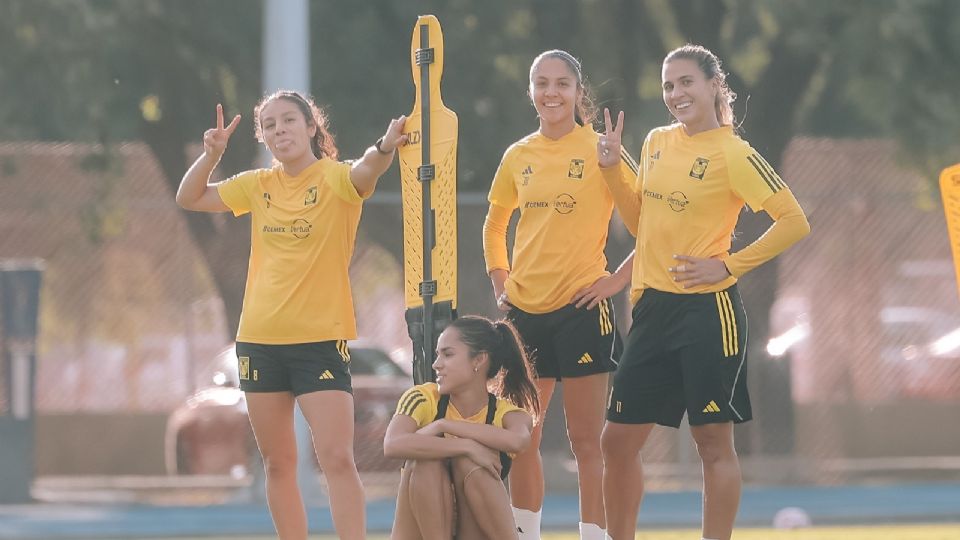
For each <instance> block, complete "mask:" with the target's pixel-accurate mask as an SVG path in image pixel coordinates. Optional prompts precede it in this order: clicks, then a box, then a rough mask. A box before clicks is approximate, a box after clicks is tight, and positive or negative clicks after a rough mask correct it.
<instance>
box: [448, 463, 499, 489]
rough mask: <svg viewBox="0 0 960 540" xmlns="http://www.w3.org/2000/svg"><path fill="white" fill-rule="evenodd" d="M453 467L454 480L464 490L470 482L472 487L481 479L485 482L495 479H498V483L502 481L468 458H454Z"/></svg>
mask: <svg viewBox="0 0 960 540" xmlns="http://www.w3.org/2000/svg"><path fill="white" fill-rule="evenodd" d="M452 466H453V477H454V479H455V480H456V482H457V483H458V484H462V485H463V486H464V489H466V488H467V486H468V481H469V482H470V485H473V484H475V483H476V482H475V481H477V480H481V479H482V480H484V481H486V480H493V479H496V480H497V481H498V482H499V481H500V479H499V478H495V477H494V476H493V474H492V473H491V472H490V471H489V470H487V469H485V468H484V467H481V466H480V465H477V463H476V462H474V461H473V460H472V459H470V458H468V457H456V458H453V460H452Z"/></svg>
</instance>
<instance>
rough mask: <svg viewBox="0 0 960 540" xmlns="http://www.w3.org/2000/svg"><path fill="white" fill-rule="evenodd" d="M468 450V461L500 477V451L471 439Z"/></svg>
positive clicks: (501, 465) (501, 466)
mask: <svg viewBox="0 0 960 540" xmlns="http://www.w3.org/2000/svg"><path fill="white" fill-rule="evenodd" d="M471 442H472V443H473V444H471V445H470V450H468V451H467V457H468V458H470V461H472V462H474V463H476V464H477V465H479V466H481V467H483V468H484V469H486V470H488V471H490V474H492V475H494V476H495V477H497V478H500V470H501V469H502V468H503V464H501V463H500V453H499V452H497V451H496V450H493V449H491V448H488V447H486V446H484V445H482V444H480V443H478V442H476V441H471Z"/></svg>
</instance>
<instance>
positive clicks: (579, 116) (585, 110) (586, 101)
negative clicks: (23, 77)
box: [530, 49, 597, 126]
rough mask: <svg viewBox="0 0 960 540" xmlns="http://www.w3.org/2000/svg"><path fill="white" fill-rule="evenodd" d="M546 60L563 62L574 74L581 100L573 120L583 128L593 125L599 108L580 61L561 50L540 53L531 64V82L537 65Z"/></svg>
mask: <svg viewBox="0 0 960 540" xmlns="http://www.w3.org/2000/svg"><path fill="white" fill-rule="evenodd" d="M546 58H557V59H560V60H563V63H565V64H566V65H567V69H569V70H570V73H573V75H574V76H575V77H576V78H577V88H578V89H579V90H580V99H579V100H577V105H576V107H574V109H573V119H574V120H575V121H576V122H577V123H578V124H580V125H581V126H585V125H587V124H592V123H593V121H594V120H595V119H596V117H597V107H596V105H594V104H593V93H592V92H591V91H590V86H589V85H588V84H587V81H586V79H585V78H584V77H583V71H582V70H581V69H580V61H578V60H577V59H576V58H574V57H573V55H572V54H570V53H568V52H567V51H562V50H560V49H552V50H549V51H544V52H542V53H540V54H539V55H538V56H537V57H536V58H534V59H533V63H531V64H530V82H531V83H532V82H533V70H535V69H537V65H539V64H540V62H541V61H543V60H544V59H546ZM531 97H532V96H531Z"/></svg>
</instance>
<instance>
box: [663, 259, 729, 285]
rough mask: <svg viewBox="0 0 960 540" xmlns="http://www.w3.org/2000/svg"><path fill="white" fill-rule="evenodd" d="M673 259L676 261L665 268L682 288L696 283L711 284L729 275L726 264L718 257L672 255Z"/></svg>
mask: <svg viewBox="0 0 960 540" xmlns="http://www.w3.org/2000/svg"><path fill="white" fill-rule="evenodd" d="M673 259H674V260H675V261H676V263H675V264H674V266H671V267H670V268H668V269H667V270H669V271H670V273H671V274H672V275H673V280H674V281H676V282H678V283H679V284H680V287H681V288H683V289H687V288H690V287H695V286H697V285H713V284H714V283H720V282H721V281H723V280H725V279H727V278H728V277H730V272H729V271H727V265H726V264H724V263H723V261H722V260H720V259H704V258H702V257H690V256H688V255H674V256H673Z"/></svg>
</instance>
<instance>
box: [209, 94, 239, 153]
mask: <svg viewBox="0 0 960 540" xmlns="http://www.w3.org/2000/svg"><path fill="white" fill-rule="evenodd" d="M239 124H240V115H239V114H238V115H236V116H234V117H233V120H232V121H231V122H230V125H228V126H227V127H223V105H221V104H219V103H217V127H215V128H213V129H208V130H206V131H204V132H203V153H204V154H206V155H207V156H208V157H211V158H213V159H214V160H217V161H219V160H220V157H221V156H223V152H224V150H226V149H227V141H229V140H230V136H231V135H233V131H234V130H235V129H237V126H238V125H239Z"/></svg>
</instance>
